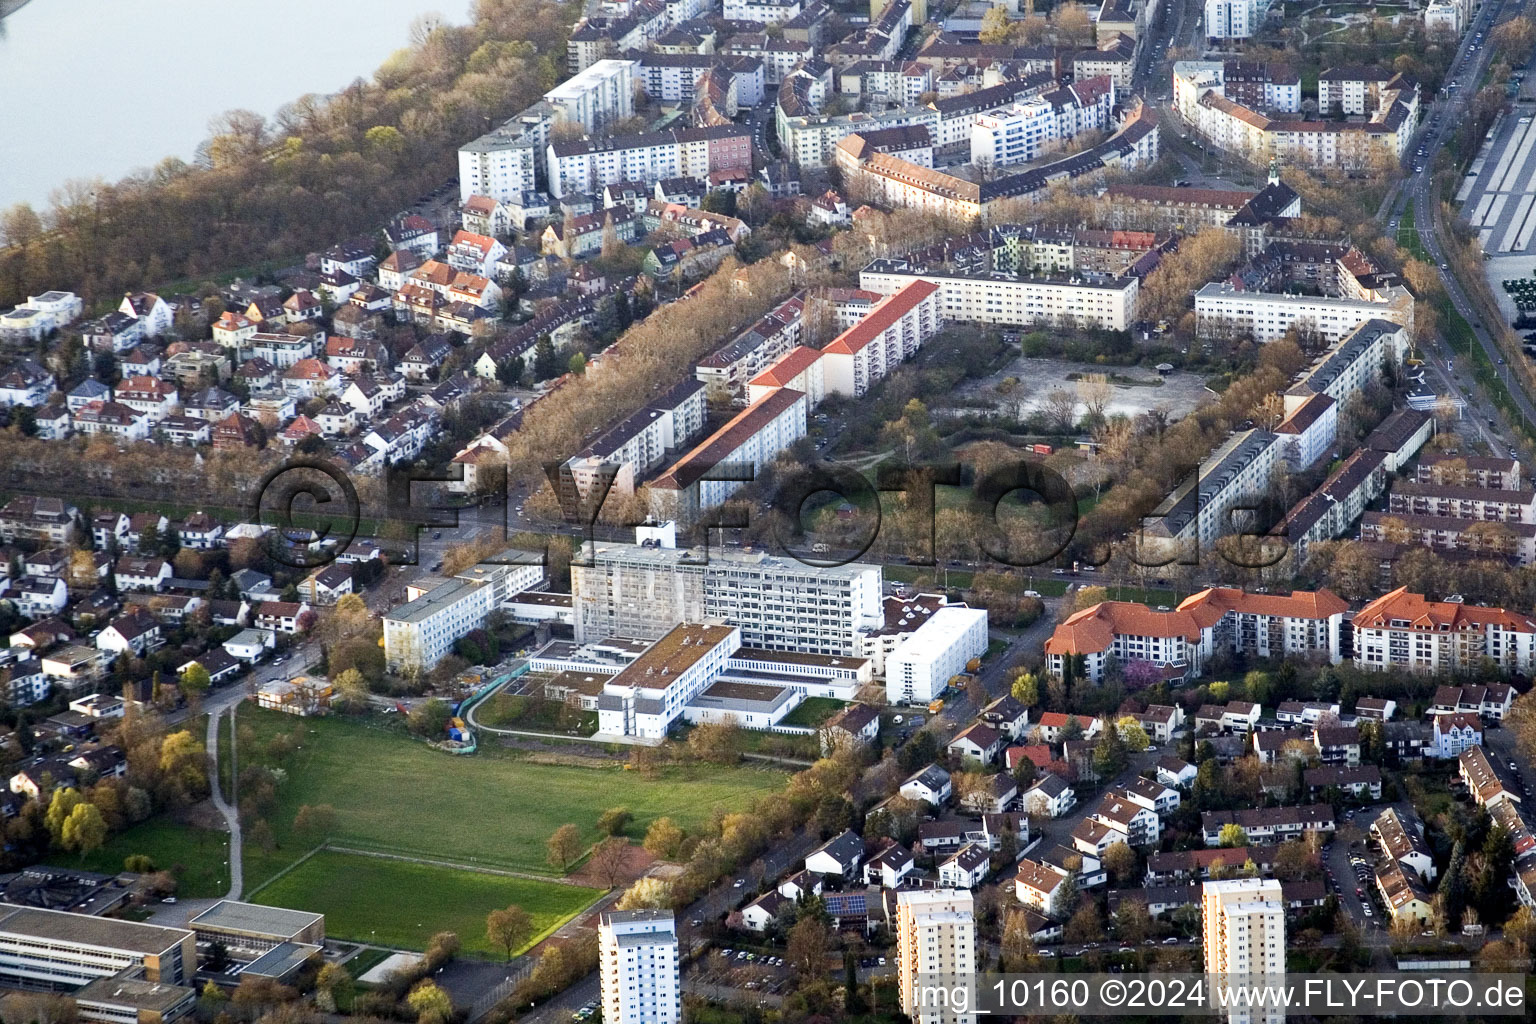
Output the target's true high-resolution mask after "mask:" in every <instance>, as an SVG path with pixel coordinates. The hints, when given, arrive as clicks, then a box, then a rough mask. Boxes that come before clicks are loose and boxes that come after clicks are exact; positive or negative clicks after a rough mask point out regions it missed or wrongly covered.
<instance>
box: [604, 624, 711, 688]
mask: <svg viewBox="0 0 1536 1024" xmlns="http://www.w3.org/2000/svg"><path fill="white" fill-rule="evenodd" d="M735 628H736V627H734V626H723V625H713V626H712V625H703V624H700V623H688V622H685V623H682V624H681V625H678V626H674V627H673V628H672V631H671V632H670V633H668V634H667V635H666V636H664V637H662V638H661V639H660V640H657V641H656V642H655V643H654V644H652V645H651V646H650V649H649V650H647V651H646V652H645V653H644V654H642V655H640V657H638V658H636V659H635V660H634V661H632V662H630V663H629V664H628V665H626V666H625V667H624V671H622V672H620V673H619V674H618V675H616V676H614V677H613V679H612V681H611V685H613V686H618V687H624V686H635V687H644V688H646V689H658V690H661V689H666V687H667V686H669V685H671V684H672V683H674V682H676V681H677V678H678V677H679V676H681V675H682V674H683V673H684V672H686V671H688V670H689V669H690V668H692V667H693V666H694V665H695V664H696V663H697V662H698V661H699V660H700V659H702V658H703V657H704V656H705V655H707V654H708V653H709V652H710V651H712V650H714V649H715V648H716V647H718V646H720V645H721V644H722V643H725V642H726V640H727V639H728V638H729V637H730V636H731V634H732V633H733V632H734V631H735Z"/></svg>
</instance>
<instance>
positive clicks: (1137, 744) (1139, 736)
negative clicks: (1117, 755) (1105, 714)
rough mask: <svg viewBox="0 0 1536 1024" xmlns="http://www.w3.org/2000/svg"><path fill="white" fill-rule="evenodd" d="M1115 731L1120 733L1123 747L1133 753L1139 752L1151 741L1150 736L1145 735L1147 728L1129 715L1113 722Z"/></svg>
mask: <svg viewBox="0 0 1536 1024" xmlns="http://www.w3.org/2000/svg"><path fill="white" fill-rule="evenodd" d="M1115 731H1116V732H1118V733H1119V734H1120V740H1121V742H1123V743H1124V744H1125V749H1126V750H1129V751H1130V752H1131V753H1133V754H1139V753H1141V752H1142V751H1143V750H1146V749H1147V747H1148V746H1150V745H1151V743H1152V740H1151V738H1150V737H1148V736H1147V730H1146V729H1145V728H1143V727H1142V724H1141V723H1140V722H1138V721H1136V719H1134V718H1132V717H1131V716H1130V715H1126V716H1125V717H1123V718H1121V719H1120V721H1118V722H1116V723H1115Z"/></svg>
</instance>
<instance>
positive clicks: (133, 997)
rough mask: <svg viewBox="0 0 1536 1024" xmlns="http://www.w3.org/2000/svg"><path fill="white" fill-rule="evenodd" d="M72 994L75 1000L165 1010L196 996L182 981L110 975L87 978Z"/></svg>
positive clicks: (157, 1011) (149, 1009)
mask: <svg viewBox="0 0 1536 1024" xmlns="http://www.w3.org/2000/svg"><path fill="white" fill-rule="evenodd" d="M74 998H75V1001H76V1002H77V1003H100V1004H106V1005H109V1006H131V1007H133V1008H134V1009H135V1010H148V1011H150V1012H152V1013H160V1014H164V1013H166V1012H167V1011H169V1010H171V1009H173V1008H174V1007H176V1006H178V1005H180V1004H181V1003H183V1002H185V1001H187V1000H188V999H196V998H197V992H196V991H195V990H194V989H191V988H188V987H187V986H185V985H167V984H164V983H162V982H158V981H145V980H144V979H143V978H124V977H122V976H121V975H113V976H112V977H110V978H97V979H96V980H95V981H92V982H90V983H89V984H87V985H86V986H85V987H84V988H82V989H80V990H79V991H78V992H76V993H75V995H74Z"/></svg>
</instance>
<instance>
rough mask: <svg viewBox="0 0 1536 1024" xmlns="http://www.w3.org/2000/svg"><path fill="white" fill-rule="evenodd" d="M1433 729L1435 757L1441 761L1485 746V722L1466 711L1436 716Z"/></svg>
mask: <svg viewBox="0 0 1536 1024" xmlns="http://www.w3.org/2000/svg"><path fill="white" fill-rule="evenodd" d="M1432 729H1433V740H1432V746H1433V755H1434V756H1435V757H1438V758H1440V759H1441V760H1449V759H1450V758H1453V757H1460V756H1461V753H1462V751H1464V750H1468V749H1470V748H1472V747H1480V746H1482V745H1483V720H1482V719H1481V718H1479V717H1478V716H1477V715H1474V714H1469V713H1468V712H1465V711H1461V712H1457V713H1456V714H1454V715H1436V716H1435V718H1434V723H1433V725H1432Z"/></svg>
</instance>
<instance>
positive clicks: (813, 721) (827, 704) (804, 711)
mask: <svg viewBox="0 0 1536 1024" xmlns="http://www.w3.org/2000/svg"><path fill="white" fill-rule="evenodd" d="M847 706H848V702H847V701H841V700H838V699H837V698H835V697H807V698H805V700H803V701H801V702H800V703H799V705H798V706H796V708H795V710H793V711H791V712H790V713H789V714H787V715H785V716H784V721H783V724H784V725H803V726H806V727H807V728H811V729H815V728H817V727H818V726H820V725H821V723H822V722H825V721H826V720H827V719H829V718H831V717H832V716H833V715H835V714H837V713H838V712H839V711H841V710H843V708H845V707H847Z"/></svg>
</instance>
